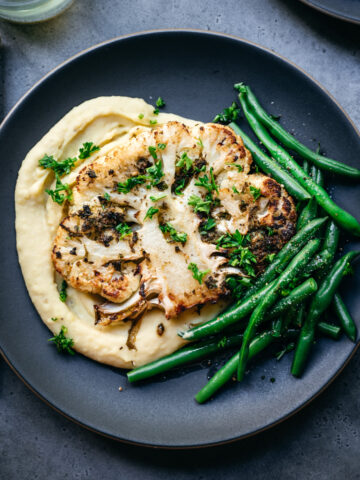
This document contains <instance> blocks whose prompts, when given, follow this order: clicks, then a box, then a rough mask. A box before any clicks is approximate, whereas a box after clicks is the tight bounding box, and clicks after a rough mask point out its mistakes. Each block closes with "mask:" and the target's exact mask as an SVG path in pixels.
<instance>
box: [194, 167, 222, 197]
mask: <svg viewBox="0 0 360 480" xmlns="http://www.w3.org/2000/svg"><path fill="white" fill-rule="evenodd" d="M195 185H196V186H198V187H204V188H206V190H208V192H210V193H211V192H212V191H214V190H215V191H216V192H217V193H219V187H218V186H217V185H216V183H215V177H214V171H213V168H212V167H211V168H210V180H209V178H208V176H207V175H204V176H203V177H199V178H198V181H197V182H195Z"/></svg>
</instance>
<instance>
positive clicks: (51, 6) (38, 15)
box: [0, 0, 74, 23]
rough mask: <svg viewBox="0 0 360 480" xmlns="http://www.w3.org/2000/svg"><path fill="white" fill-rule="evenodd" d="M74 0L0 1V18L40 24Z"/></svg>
mask: <svg viewBox="0 0 360 480" xmlns="http://www.w3.org/2000/svg"><path fill="white" fill-rule="evenodd" d="M73 1H74V0H0V18H3V19H5V20H9V21H11V22H16V23H34V22H42V21H44V20H48V19H49V18H53V17H55V16H56V15H58V14H59V13H61V12H63V11H64V10H65V9H66V8H67V7H69V6H70V5H71V4H72V3H73Z"/></svg>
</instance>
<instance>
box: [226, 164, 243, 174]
mask: <svg viewBox="0 0 360 480" xmlns="http://www.w3.org/2000/svg"><path fill="white" fill-rule="evenodd" d="M229 165H231V166H232V167H235V168H237V171H238V172H242V171H243V170H244V169H243V166H242V165H239V164H238V163H230V164H229Z"/></svg>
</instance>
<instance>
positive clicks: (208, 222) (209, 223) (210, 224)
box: [201, 218, 216, 232]
mask: <svg viewBox="0 0 360 480" xmlns="http://www.w3.org/2000/svg"><path fill="white" fill-rule="evenodd" d="M215 226H216V222H215V220H214V219H213V218H208V219H207V220H206V222H205V223H204V224H203V225H202V226H201V230H203V231H205V232H208V231H209V230H212V229H213V228H214V227H215Z"/></svg>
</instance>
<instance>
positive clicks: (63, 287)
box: [59, 280, 68, 302]
mask: <svg viewBox="0 0 360 480" xmlns="http://www.w3.org/2000/svg"><path fill="white" fill-rule="evenodd" d="M67 286H68V285H67V283H66V281H65V280H63V281H62V282H61V288H60V292H59V298H60V300H61V301H62V302H66V299H67V292H66V289H67Z"/></svg>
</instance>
